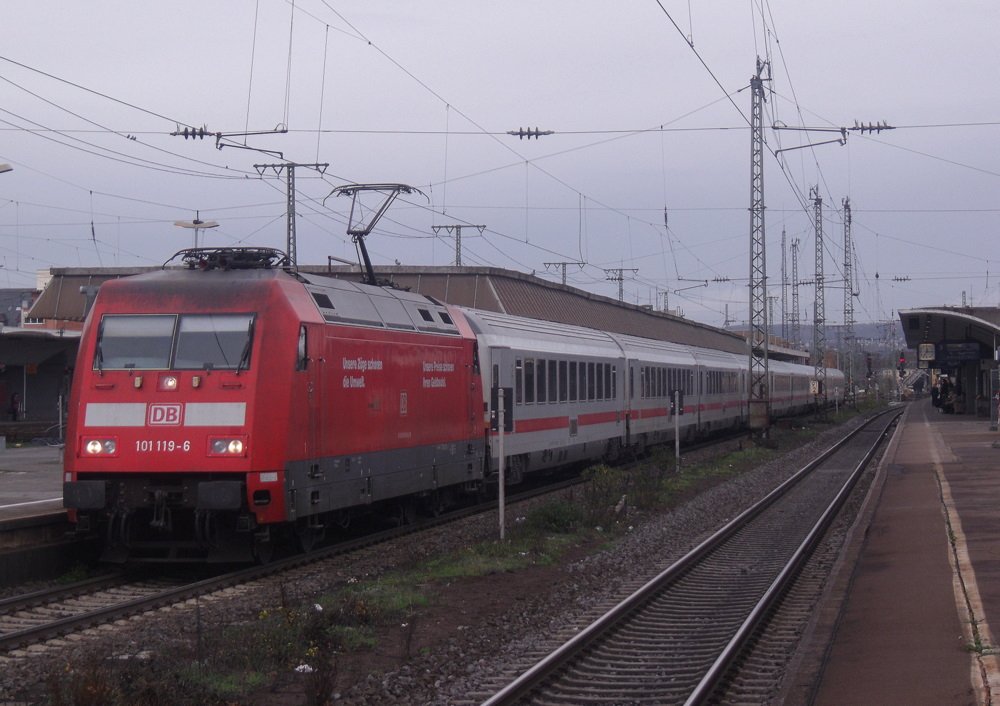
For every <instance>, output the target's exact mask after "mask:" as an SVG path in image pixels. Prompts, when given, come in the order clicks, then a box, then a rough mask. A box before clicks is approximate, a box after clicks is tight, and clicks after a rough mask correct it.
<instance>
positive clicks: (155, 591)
mask: <svg viewBox="0 0 1000 706" xmlns="http://www.w3.org/2000/svg"><path fill="white" fill-rule="evenodd" d="M579 482H581V481H580V479H579V478H573V479H569V480H563V481H560V482H556V483H550V484H548V485H545V486H543V487H539V488H533V489H530V490H526V491H523V492H521V493H518V494H516V495H514V496H512V497H511V498H510V499H509V503H510V504H511V505H514V504H516V503H518V502H521V501H525V500H529V499H531V498H534V497H536V496H538V495H543V494H546V493H550V492H555V491H558V490H561V489H563V488H566V487H568V486H571V485H575V484H577V483H579ZM495 511H496V502H495V501H491V502H486V503H482V504H479V505H476V506H473V507H467V508H461V509H458V510H455V511H452V512H448V513H445V514H442V515H440V516H438V517H434V518H427V519H425V520H421V521H419V522H415V523H413V524H408V525H403V526H400V527H394V528H391V529H388V530H383V531H379V532H373V533H370V534H365V535H364V536H361V537H358V538H355V539H351V540H348V541H342V542H337V543H336V544H332V545H331V546H328V547H321V548H318V549H314V550H313V551H311V552H309V553H307V554H296V555H293V556H288V557H284V558H280V559H277V560H275V561H272V562H270V563H268V564H264V565H260V566H250V567H245V568H241V569H237V570H235V571H226V572H221V573H218V574H214V575H207V576H206V575H205V574H206V572H201V574H200V575H199V576H198V577H197V578H196V579H194V580H192V579H191V572H187V573H178V572H176V571H174V572H172V573H164V572H162V571H160V572H159V573H154V572H153V571H152V570H150V569H146V570H143V571H140V572H136V571H131V572H128V571H120V572H114V573H112V574H110V575H107V576H99V577H95V578H92V579H87V580H85V581H80V582H76V583H73V584H68V585H65V586H56V587H51V588H47V589H43V590H39V591H35V592H32V593H28V594H23V595H17V596H13V597H10V598H7V599H3V600H0V653H9V652H11V651H13V650H17V649H23V648H25V647H28V646H30V645H33V644H38V643H42V642H44V641H46V640H51V639H54V638H59V637H61V636H64V635H67V634H70V633H73V632H77V631H80V630H85V629H87V628H91V627H94V626H96V625H101V624H104V623H109V622H112V621H115V620H119V619H121V618H125V617H128V616H132V615H136V614H139V613H143V612H147V611H150V610H155V609H157V608H160V607H163V606H167V605H172V604H176V603H180V602H182V601H186V600H189V599H191V598H194V597H196V596H202V595H206V594H209V593H213V592H215V591H219V590H222V589H225V588H229V587H231V586H237V585H240V584H244V583H248V582H251V581H254V580H257V579H260V578H264V577H266V576H270V575H273V574H278V573H281V572H289V571H293V570H295V569H297V568H299V567H305V566H309V565H313V564H317V563H318V562H321V561H325V560H330V559H333V558H335V557H339V556H343V555H344V554H347V553H349V552H352V551H357V550H359V549H362V548H364V547H369V546H372V545H375V544H379V543H382V542H389V541H392V540H394V539H398V538H400V537H402V536H404V535H407V534H412V533H415V532H420V531H424V530H427V529H430V528H432V527H438V526H440V525H444V524H447V523H450V522H456V521H458V520H460V519H463V518H465V517H469V516H471V515H475V514H479V513H486V512H495Z"/></svg>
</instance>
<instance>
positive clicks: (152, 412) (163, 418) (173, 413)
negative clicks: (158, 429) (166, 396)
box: [146, 404, 182, 427]
mask: <svg viewBox="0 0 1000 706" xmlns="http://www.w3.org/2000/svg"><path fill="white" fill-rule="evenodd" d="M181 409H182V407H181V405H179V404H151V405H149V409H148V410H147V412H146V424H147V425H149V426H173V427H178V426H180V424H181Z"/></svg>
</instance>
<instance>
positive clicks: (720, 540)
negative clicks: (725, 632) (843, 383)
mask: <svg viewBox="0 0 1000 706" xmlns="http://www.w3.org/2000/svg"><path fill="white" fill-rule="evenodd" d="M901 413H902V410H891V411H889V412H887V413H882V414H881V415H878V416H876V417H873V418H872V419H870V420H868V421H867V422H866V423H865V424H864V425H862V426H859V427H858V428H857V429H854V430H853V431H851V432H850V433H849V434H847V435H845V436H844V437H843V438H842V439H840V440H838V441H837V442H836V443H834V444H833V445H831V446H830V447H829V448H827V449H826V450H825V451H823V452H822V453H820V454H819V455H818V456H817V457H816V458H815V459H813V460H812V461H810V462H809V463H808V464H806V465H805V466H804V467H802V468H801V469H799V470H798V471H796V472H795V473H794V474H793V475H792V476H790V477H789V478H788V479H786V480H785V481H784V482H783V483H781V484H780V485H778V486H777V487H776V488H774V489H773V490H772V491H771V492H770V493H768V494H767V495H766V496H765V497H764V498H762V499H761V500H759V501H758V502H757V503H755V504H753V505H752V506H750V507H748V508H747V509H746V510H744V511H743V512H741V513H740V514H739V515H737V516H736V517H734V518H733V519H732V520H730V521H729V522H728V523H726V524H725V525H724V526H723V527H722V528H720V529H719V530H717V531H716V532H715V533H713V534H712V535H711V536H709V537H708V538H706V539H705V540H703V541H702V542H701V543H700V544H698V545H697V546H696V547H695V548H694V549H692V550H691V551H690V552H688V553H687V554H686V555H684V556H683V557H681V558H680V559H678V560H677V561H675V562H674V563H673V564H671V565H670V566H669V567H667V568H666V569H664V570H663V571H662V572H660V573H659V574H657V575H656V576H655V577H653V578H652V579H650V580H649V581H647V582H646V583H645V584H644V585H643V586H642V587H640V588H639V589H638V590H636V591H635V592H633V593H632V594H631V595H629V596H628V597H627V598H625V599H624V600H622V601H620V602H619V603H618V604H617V605H615V606H614V607H613V608H611V610H609V611H608V612H606V613H605V614H604V615H602V616H601V617H600V618H598V619H597V620H596V621H594V622H593V623H591V624H590V625H588V626H587V627H585V628H583V629H582V630H580V631H579V632H577V633H576V634H575V635H574V636H573V637H572V638H571V639H569V640H568V641H567V642H565V643H564V644H563V645H561V646H560V647H558V648H557V649H556V650H554V651H553V652H551V653H550V654H549V655H547V656H546V657H544V658H543V659H541V660H539V661H538V662H537V663H535V664H534V665H533V666H532V667H531V668H529V669H528V670H527V671H525V672H523V673H522V674H521V675H520V676H519V677H517V678H516V679H515V680H514V681H512V682H510V683H509V684H508V685H507V686H505V687H504V688H503V689H501V690H500V691H498V692H496V693H495V694H494V695H493V696H492V697H490V698H489V699H487V700H486V701H484V702H482V706H509V705H510V704H514V703H517V702H519V701H521V700H522V699H524V698H526V697H527V696H528V695H529V694H531V693H532V692H533V691H535V690H536V689H537V688H538V687H539V686H540V685H541V684H542V683H543V682H545V681H546V680H547V679H548V678H549V677H550V676H551V675H553V674H554V673H556V672H557V671H559V670H560V669H561V668H563V667H564V666H566V665H567V664H569V663H571V662H572V661H573V660H574V659H576V657H577V656H578V655H579V654H580V653H581V652H583V651H584V650H585V649H587V648H588V647H589V646H591V645H592V644H594V643H595V642H596V641H597V640H598V639H600V638H601V637H602V636H603V635H605V634H606V633H608V632H609V631H610V630H611V629H612V628H614V627H616V626H618V625H619V624H620V623H621V622H622V621H623V620H624V619H625V617H626V616H628V615H629V614H631V613H632V612H634V611H635V610H637V609H638V608H640V607H641V606H643V605H645V604H647V603H648V602H649V601H650V600H651V599H652V598H653V597H654V596H656V595H657V594H658V593H660V592H661V591H663V590H664V589H665V588H666V587H667V586H669V585H670V584H672V583H673V582H675V581H676V580H677V579H678V578H680V577H681V576H683V575H684V574H686V573H688V572H689V571H690V570H691V569H692V568H693V567H694V566H696V565H697V564H698V563H699V562H701V561H702V559H703V558H704V557H705V556H707V555H708V554H709V553H711V552H713V551H714V550H715V549H717V548H718V547H720V546H721V545H722V544H724V543H725V542H726V540H728V539H729V538H730V537H732V536H733V535H734V534H735V533H736V532H737V531H739V530H740V529H741V528H742V527H744V526H745V525H746V524H747V523H748V522H749V521H750V520H752V519H754V518H755V517H757V516H758V515H760V514H761V513H763V512H764V511H765V510H766V509H767V508H769V507H770V506H772V505H773V504H774V503H775V502H777V501H778V500H779V499H780V498H781V497H782V496H783V495H784V494H785V493H786V492H787V491H788V490H789V489H791V488H792V487H794V486H795V485H797V484H798V483H799V482H800V481H801V480H803V479H804V478H805V477H807V476H808V475H809V474H810V473H811V472H812V471H813V470H814V469H816V468H817V467H819V466H820V465H822V464H823V463H824V462H825V461H827V460H828V459H829V458H830V457H831V456H833V455H834V454H835V453H836V452H837V451H838V450H840V449H841V448H843V447H844V446H845V445H846V444H848V443H849V442H850V441H851V440H852V439H853V438H854V437H855V436H857V435H858V434H859V433H861V432H862V431H865V430H866V429H868V427H869V426H870V425H871V424H873V423H874V422H875V421H876V420H877V419H879V418H881V417H883V416H884V415H885V414H890V415H892V414H895V415H898V414H901ZM880 439H881V435H880Z"/></svg>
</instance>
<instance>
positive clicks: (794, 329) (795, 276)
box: [788, 238, 802, 346]
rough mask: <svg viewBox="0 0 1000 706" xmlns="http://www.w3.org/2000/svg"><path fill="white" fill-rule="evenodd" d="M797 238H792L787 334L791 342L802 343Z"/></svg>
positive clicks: (799, 344)
mask: <svg viewBox="0 0 1000 706" xmlns="http://www.w3.org/2000/svg"><path fill="white" fill-rule="evenodd" d="M800 311H801V309H799V239H798V238H795V239H794V240H792V309H791V311H789V312H788V314H789V316H788V326H789V329H790V331H789V335H790V336H791V337H792V343H793V344H794V345H796V346H801V345H802V331H801V329H800V328H799V312H800Z"/></svg>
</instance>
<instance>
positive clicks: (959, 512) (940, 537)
mask: <svg viewBox="0 0 1000 706" xmlns="http://www.w3.org/2000/svg"><path fill="white" fill-rule="evenodd" d="M998 560H1000V432H998V431H993V430H991V429H990V422H989V421H988V420H983V419H981V418H977V417H974V416H964V415H959V416H956V415H950V414H941V413H940V412H939V411H938V409H936V408H934V407H932V406H931V404H930V401H929V400H927V399H924V400H919V401H916V402H912V403H910V404H909V405H908V407H907V410H906V412H905V413H904V415H903V419H902V424H901V426H900V428H899V429H898V430H897V432H896V433H895V434H894V436H893V439H892V441H891V443H890V445H889V447H888V449H887V451H886V453H885V455H884V456H883V458H882V461H881V463H880V466H879V471H878V474H877V477H876V480H875V482H874V484H873V486H872V488H871V491H870V493H869V495H868V499H867V501H866V503H865V506H864V508H863V509H862V512H861V515H860V518H859V521H858V522H857V523H856V525H855V526H854V528H853V529H852V530H851V532H850V533H849V536H848V537H847V547H846V550H845V552H844V554H843V556H842V558H841V560H840V561H839V563H838V566H837V567H835V570H834V577H833V578H832V580H831V581H830V583H829V584H828V586H827V590H826V597H825V598H824V600H823V602H822V604H821V605H820V606H819V607H818V609H817V610H816V612H815V613H814V617H813V623H812V625H811V627H810V630H809V632H808V634H807V635H806V636H804V638H803V643H802V649H801V650H800V651H799V658H798V660H799V663H798V665H797V668H795V669H793V670H792V672H791V674H790V676H789V678H788V680H787V683H786V686H785V693H784V695H783V696H784V699H783V700H784V703H786V704H813V705H815V706H850V705H852V704H856V705H858V706H861V705H864V706H869V705H871V704H878V705H879V706H893V705H895V704H899V705H900V706H902V705H904V704H905V705H906V706H920V705H922V704H927V705H928V706H951V705H960V706H965V705H967V704H968V705H976V706H980V705H985V704H998V703H1000V658H998V656H1000V646H998V643H997V642H996V637H997V636H1000V561H998Z"/></svg>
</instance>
